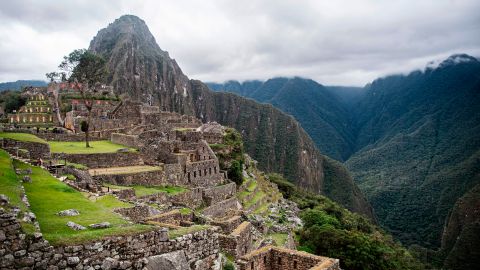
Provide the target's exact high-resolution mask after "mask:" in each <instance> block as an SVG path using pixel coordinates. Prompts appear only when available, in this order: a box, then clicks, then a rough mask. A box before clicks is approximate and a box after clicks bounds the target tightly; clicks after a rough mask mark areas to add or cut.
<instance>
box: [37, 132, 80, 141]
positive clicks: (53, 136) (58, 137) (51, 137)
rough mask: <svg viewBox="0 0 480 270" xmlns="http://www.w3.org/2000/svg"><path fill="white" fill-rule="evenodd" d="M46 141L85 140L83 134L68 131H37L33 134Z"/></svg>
mask: <svg viewBox="0 0 480 270" xmlns="http://www.w3.org/2000/svg"><path fill="white" fill-rule="evenodd" d="M35 135H36V136H37V137H40V138H42V139H44V140H47V141H61V142H82V141H85V135H84V134H68V133H51V132H49V133H38V134H35Z"/></svg>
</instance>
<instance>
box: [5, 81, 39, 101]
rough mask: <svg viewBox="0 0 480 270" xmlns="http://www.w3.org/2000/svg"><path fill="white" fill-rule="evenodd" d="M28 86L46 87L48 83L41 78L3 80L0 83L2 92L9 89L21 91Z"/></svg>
mask: <svg viewBox="0 0 480 270" xmlns="http://www.w3.org/2000/svg"><path fill="white" fill-rule="evenodd" d="M28 86H33V87H44V86H47V83H46V82H45V81H39V80H18V81H15V82H3V83H0V92H7V91H9V90H13V91H19V90H22V89H23V88H25V87H28ZM0 95H1V94H0ZM0 103H1V102H0Z"/></svg>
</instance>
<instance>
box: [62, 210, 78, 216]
mask: <svg viewBox="0 0 480 270" xmlns="http://www.w3.org/2000/svg"><path fill="white" fill-rule="evenodd" d="M57 215H59V216H69V217H71V216H78V215H80V212H78V210H77V209H67V210H63V211H60V212H58V213H57Z"/></svg>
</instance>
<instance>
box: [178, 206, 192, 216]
mask: <svg viewBox="0 0 480 270" xmlns="http://www.w3.org/2000/svg"><path fill="white" fill-rule="evenodd" d="M178 211H179V212H180V214H182V215H189V214H191V213H192V212H193V211H192V209H190V208H186V207H184V208H182V209H180V210H178Z"/></svg>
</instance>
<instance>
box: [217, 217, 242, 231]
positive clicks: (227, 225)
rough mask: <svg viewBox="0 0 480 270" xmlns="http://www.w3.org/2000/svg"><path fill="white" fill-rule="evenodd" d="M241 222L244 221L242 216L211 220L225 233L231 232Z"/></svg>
mask: <svg viewBox="0 0 480 270" xmlns="http://www.w3.org/2000/svg"><path fill="white" fill-rule="evenodd" d="M240 223H242V217H241V216H233V217H231V218H228V219H226V220H214V221H212V222H210V224H212V225H214V226H218V227H220V228H221V229H222V231H223V233H224V234H230V233H231V232H232V231H233V230H234V229H235V228H237V227H238V226H239V225H240Z"/></svg>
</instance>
